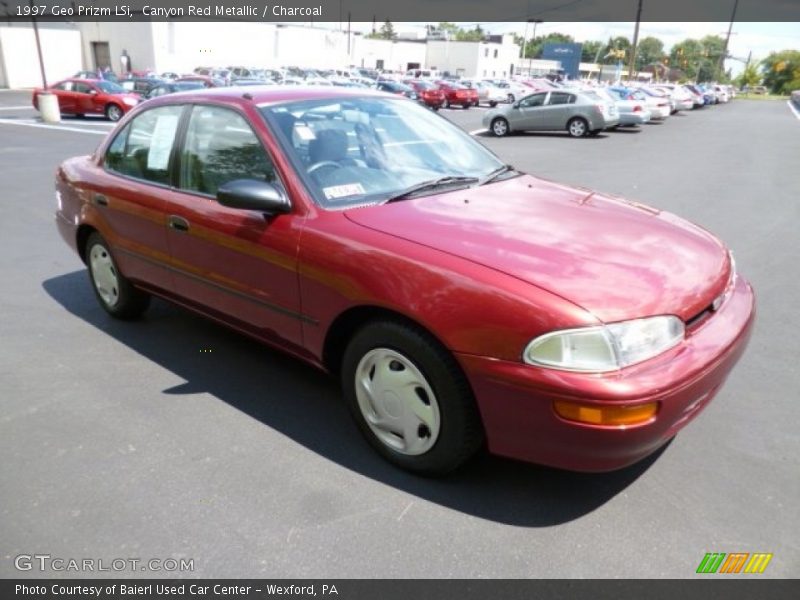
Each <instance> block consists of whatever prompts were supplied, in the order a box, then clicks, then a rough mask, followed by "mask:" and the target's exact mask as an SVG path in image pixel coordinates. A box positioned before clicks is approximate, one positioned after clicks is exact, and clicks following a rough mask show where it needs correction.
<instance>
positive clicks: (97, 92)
mask: <svg viewBox="0 0 800 600" xmlns="http://www.w3.org/2000/svg"><path fill="white" fill-rule="evenodd" d="M67 83H71V84H72V85H73V86H86V87H87V88H88V89H90V90H93V92H89V93H86V92H82V91H73V90H69V91H68V90H61V89H58V88H59V86H62V85H64V84H67ZM101 83H104V82H103V81H102V80H96V79H65V80H63V81H59V82H58V83H54V84H53V85H52V86H50V87H48V88H47V92H48V93H50V94H55V95H56V97H57V98H58V107H59V109H60V111H61V112H62V113H65V114H77V115H84V114H85V115H89V114H99V115H102V114H106V111H107V110H108V107H109V106H116V107H118V108H119V109H120V110H121V111H122V112H123V114H124V113H127V112H128V111H129V110H130V109H132V108H133V107H134V106H136V105H137V104H138V103H139V101H140V100H141V96H139V94H134V93H130V92H124V93H116V94H109V93H107V92H104V91H103V90H102V88H100V87H99V86H98V84H101ZM105 83H112V82H105ZM43 92H44V90H43V89H41V88H37V89H35V90H34V91H33V98H32V102H33V107H34V108H35V109H37V110H38V109H39V94H42V93H43Z"/></svg>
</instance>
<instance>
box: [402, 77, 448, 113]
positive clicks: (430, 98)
mask: <svg viewBox="0 0 800 600" xmlns="http://www.w3.org/2000/svg"><path fill="white" fill-rule="evenodd" d="M403 83H405V84H406V85H407V86H410V87H412V88H414V89H415V90H416V92H417V94H419V99H420V101H421V103H422V104H424V105H425V106H428V107H430V108H432V109H433V110H439V109H440V108H442V106H444V101H445V96H444V92H443V91H442V90H441V89H439V88H438V87H437V86H436V85H435V84H433V83H431V82H430V81H424V80H422V79H406V80H405V81H403Z"/></svg>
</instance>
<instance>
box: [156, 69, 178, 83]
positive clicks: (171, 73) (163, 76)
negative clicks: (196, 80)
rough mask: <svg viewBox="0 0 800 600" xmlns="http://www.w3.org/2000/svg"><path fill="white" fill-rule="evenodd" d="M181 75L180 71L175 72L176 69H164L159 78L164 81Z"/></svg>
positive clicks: (173, 79)
mask: <svg viewBox="0 0 800 600" xmlns="http://www.w3.org/2000/svg"><path fill="white" fill-rule="evenodd" d="M179 77H180V74H179V73H175V72H174V71H164V72H163V73H161V75H159V78H160V79H162V80H164V81H175V80H176V79H178V78H179Z"/></svg>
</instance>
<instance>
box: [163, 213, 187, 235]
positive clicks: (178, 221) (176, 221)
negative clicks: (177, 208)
mask: <svg viewBox="0 0 800 600" xmlns="http://www.w3.org/2000/svg"><path fill="white" fill-rule="evenodd" d="M168 224H169V226H170V228H172V229H174V230H175V231H182V232H185V231H189V221H187V220H186V219H184V218H183V217H179V216H178V215H170V216H169V220H168Z"/></svg>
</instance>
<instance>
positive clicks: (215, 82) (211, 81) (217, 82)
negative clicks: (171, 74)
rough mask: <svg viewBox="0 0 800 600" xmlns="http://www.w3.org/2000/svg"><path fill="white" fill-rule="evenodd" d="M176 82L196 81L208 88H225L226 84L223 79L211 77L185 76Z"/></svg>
mask: <svg viewBox="0 0 800 600" xmlns="http://www.w3.org/2000/svg"><path fill="white" fill-rule="evenodd" d="M175 81H176V82H179V83H180V82H185V81H190V82H191V81H194V82H199V83H202V84H203V85H204V86H205V87H207V88H213V87H224V86H225V85H226V83H225V82H224V81H222V80H221V79H217V78H216V77H211V76H209V75H184V76H183V77H179V78H178V79H176V80H175Z"/></svg>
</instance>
